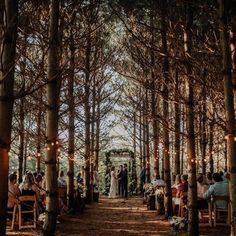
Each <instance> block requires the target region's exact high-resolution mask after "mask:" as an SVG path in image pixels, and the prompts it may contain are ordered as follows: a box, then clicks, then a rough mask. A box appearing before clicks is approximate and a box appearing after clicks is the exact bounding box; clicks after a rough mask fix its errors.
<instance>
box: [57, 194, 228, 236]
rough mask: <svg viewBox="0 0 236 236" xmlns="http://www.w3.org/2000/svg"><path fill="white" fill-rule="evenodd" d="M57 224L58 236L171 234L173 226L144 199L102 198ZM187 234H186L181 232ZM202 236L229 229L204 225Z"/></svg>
mask: <svg viewBox="0 0 236 236" xmlns="http://www.w3.org/2000/svg"><path fill="white" fill-rule="evenodd" d="M62 220H63V221H62V222H63V223H61V224H59V225H58V230H57V232H58V233H57V236H134V235H137V236H144V235H145V236H154V235H155V236H161V235H166V236H168V235H170V226H169V223H168V221H166V220H164V217H163V216H158V215H157V213H156V211H148V210H147V207H146V205H143V202H142V199H141V198H137V197H133V198H129V199H128V200H125V201H124V200H123V199H108V198H105V197H102V198H101V199H100V201H99V203H93V204H91V205H88V206H86V210H85V212H84V213H83V214H82V215H80V216H74V217H73V216H66V217H64V218H63V219H62ZM181 235H186V234H184V233H183V234H181ZM200 235H201V236H229V228H227V227H217V228H215V229H214V228H210V227H209V226H208V225H201V227H200Z"/></svg>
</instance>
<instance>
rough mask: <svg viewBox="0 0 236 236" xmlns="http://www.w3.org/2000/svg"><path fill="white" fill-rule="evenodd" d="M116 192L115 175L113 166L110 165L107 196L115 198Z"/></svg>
mask: <svg viewBox="0 0 236 236" xmlns="http://www.w3.org/2000/svg"><path fill="white" fill-rule="evenodd" d="M116 192H117V176H116V173H115V166H112V167H111V186H110V191H109V198H115V197H116V196H117V195H116Z"/></svg>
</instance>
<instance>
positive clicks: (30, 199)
mask: <svg viewBox="0 0 236 236" xmlns="http://www.w3.org/2000/svg"><path fill="white" fill-rule="evenodd" d="M23 205H25V206H27V205H30V206H29V208H32V209H27V210H23V209H22V206H23ZM18 209H19V229H23V228H34V229H36V225H37V209H36V196H35V195H33V196H20V197H19V204H18ZM29 213H32V214H33V223H32V224H27V225H23V224H22V216H23V215H24V214H29Z"/></svg>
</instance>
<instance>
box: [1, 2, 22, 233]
mask: <svg viewBox="0 0 236 236" xmlns="http://www.w3.org/2000/svg"><path fill="white" fill-rule="evenodd" d="M0 8H1V9H0V10H3V9H4V8H5V21H4V22H3V19H2V18H1V19H0V24H1V25H2V23H3V25H4V28H5V34H4V35H3V42H2V47H1V55H2V66H1V74H0V79H1V84H0V97H1V100H0V235H2V236H5V235H6V219H7V199H8V168H9V151H10V145H11V130H12V114H13V103H14V92H13V87H14V71H15V56H16V38H17V23H18V1H17V0H6V1H5V5H4V2H3V1H1V2H0ZM2 15H3V14H2V12H1V13H0V17H2Z"/></svg>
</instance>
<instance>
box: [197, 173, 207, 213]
mask: <svg viewBox="0 0 236 236" xmlns="http://www.w3.org/2000/svg"><path fill="white" fill-rule="evenodd" d="M207 189H208V184H207V180H206V176H205V175H199V176H198V178H197V196H198V200H197V205H198V209H199V210H201V209H207V208H208V203H207V201H206V199H204V198H203V194H204V193H205V192H206V191H207Z"/></svg>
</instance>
